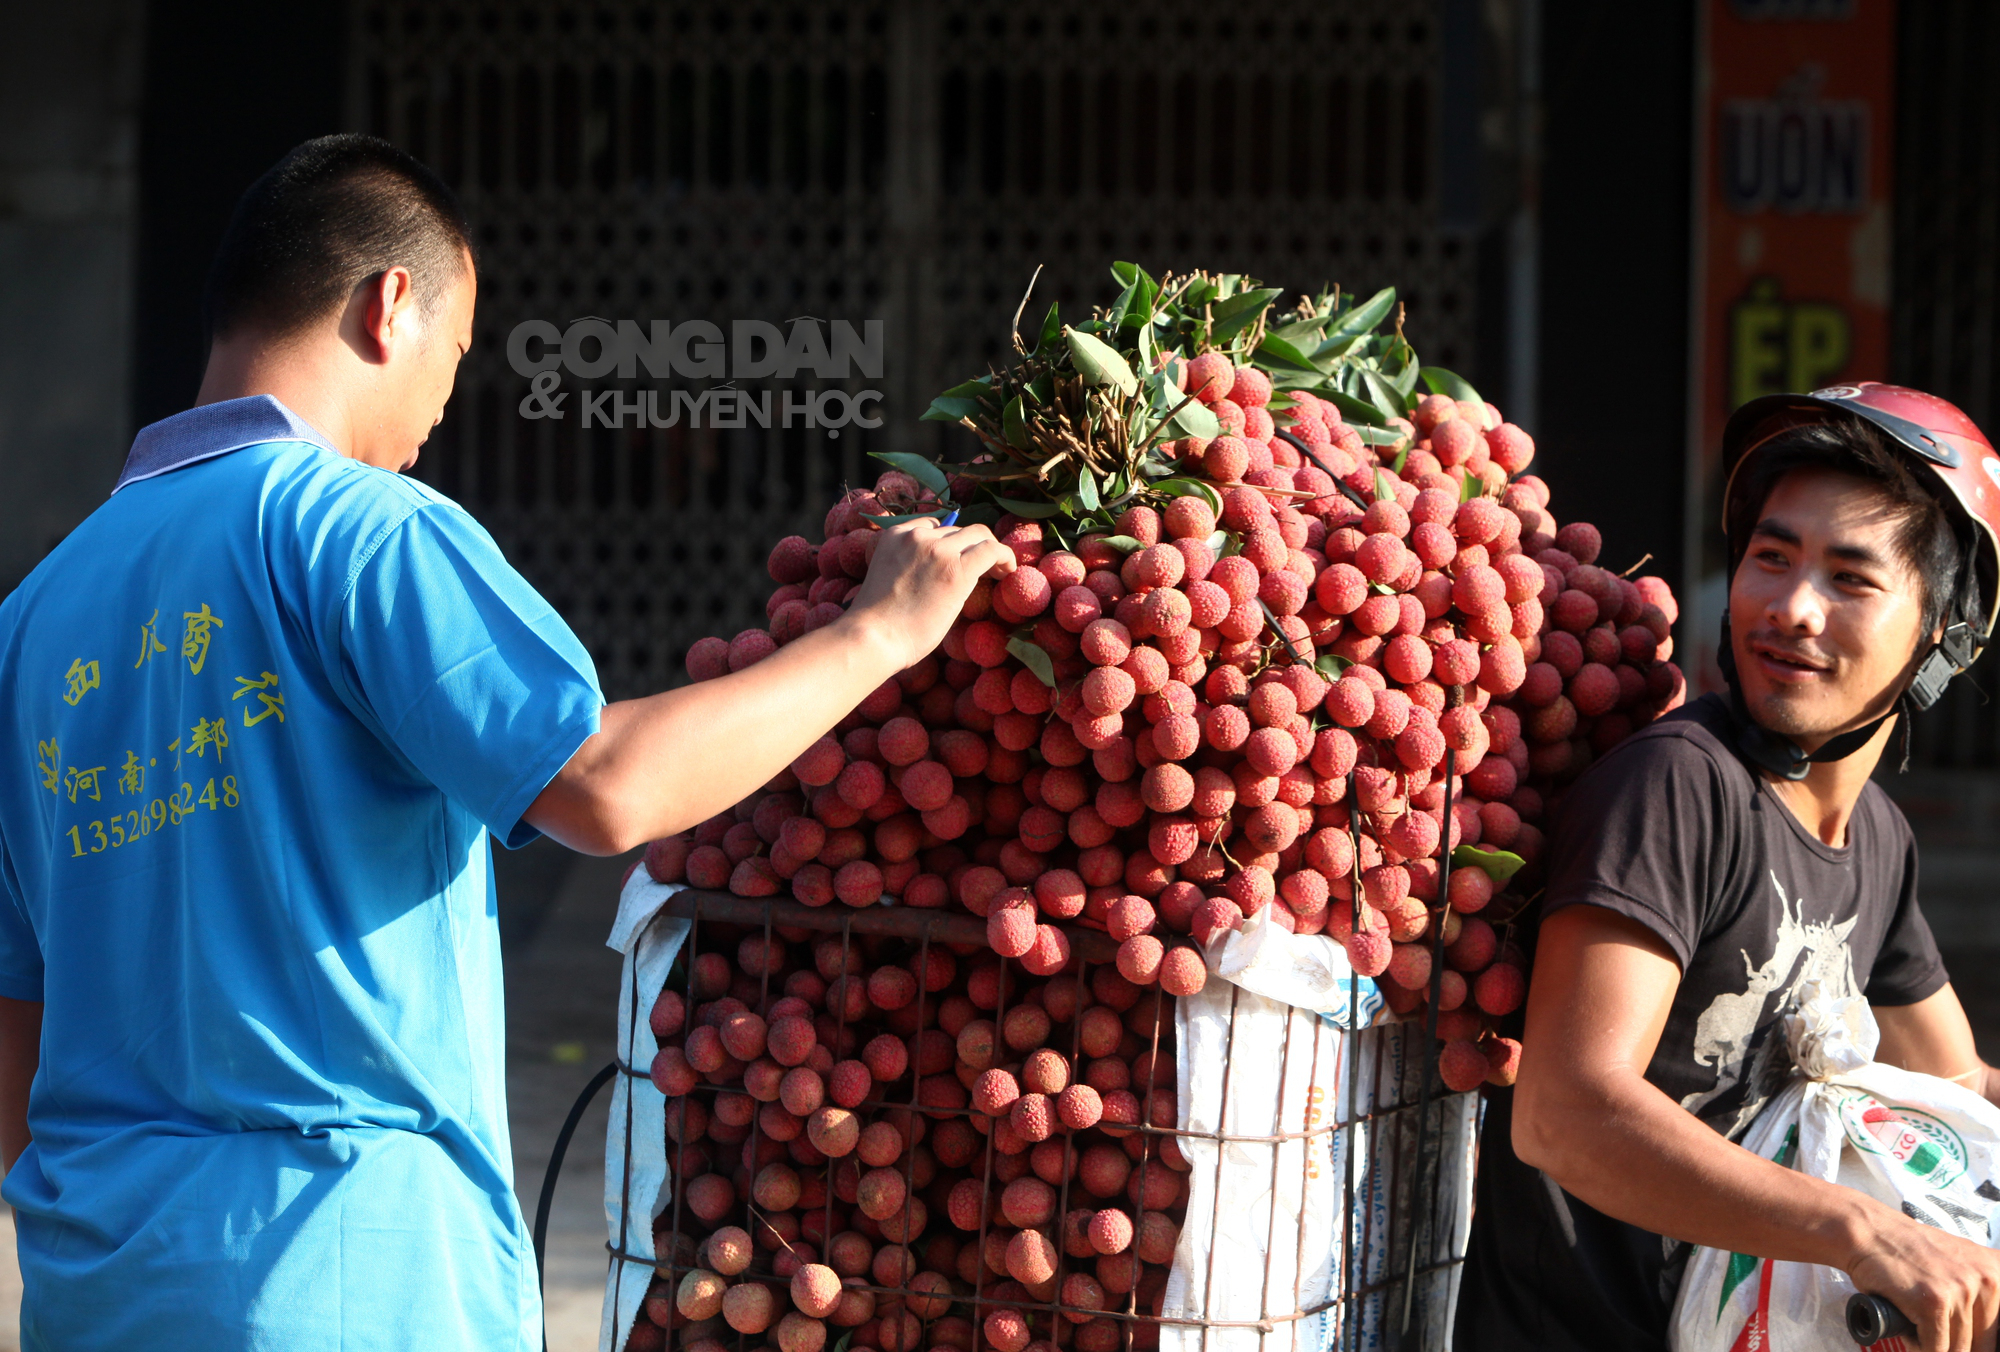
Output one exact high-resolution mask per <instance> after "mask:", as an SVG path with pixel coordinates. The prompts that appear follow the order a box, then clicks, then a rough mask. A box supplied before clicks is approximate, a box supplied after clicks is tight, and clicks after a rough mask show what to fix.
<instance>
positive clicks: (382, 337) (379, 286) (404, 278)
mask: <svg viewBox="0 0 2000 1352" xmlns="http://www.w3.org/2000/svg"><path fill="white" fill-rule="evenodd" d="M355 292H356V298H357V300H359V301H360V310H361V314H360V320H361V324H360V327H361V337H362V340H363V345H364V354H365V355H366V356H367V358H368V360H370V361H372V362H377V363H380V362H385V361H387V360H388V359H389V352H390V349H391V348H392V347H394V346H395V345H396V343H397V342H399V341H408V340H411V339H414V338H415V337H417V336H418V332H419V328H420V325H421V321H420V320H419V318H418V314H417V298H416V285H415V282H414V280H413V279H412V278H411V276H410V270H409V269H408V268H406V267H403V266H401V265H398V266H396V267H393V268H384V269H383V270H382V271H381V272H378V273H376V274H375V275H374V276H372V277H369V278H366V279H365V280H363V281H362V282H361V284H360V285H359V286H357V287H356V288H355Z"/></svg>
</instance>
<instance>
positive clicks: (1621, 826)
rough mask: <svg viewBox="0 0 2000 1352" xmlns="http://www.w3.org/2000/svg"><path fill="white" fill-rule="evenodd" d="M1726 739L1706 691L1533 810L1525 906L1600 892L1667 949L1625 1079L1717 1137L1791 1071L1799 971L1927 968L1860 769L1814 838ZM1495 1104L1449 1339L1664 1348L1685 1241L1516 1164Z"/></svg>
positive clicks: (1910, 891) (1490, 1345) (1904, 981)
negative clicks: (1544, 811)
mask: <svg viewBox="0 0 2000 1352" xmlns="http://www.w3.org/2000/svg"><path fill="white" fill-rule="evenodd" d="M1731 741H1732V737H1731V730H1730V722H1729V714H1728V711H1727V709H1726V707H1725V706H1724V705H1723V703H1722V701H1721V700H1720V699H1719V698H1717V697H1715V696H1707V697H1704V698H1702V699H1699V700H1696V701H1695V702H1694V703H1692V704H1690V705H1688V706H1687V707H1686V708H1684V709H1682V710H1680V711H1679V712H1677V713H1675V714H1672V715H1670V716H1668V717H1667V718H1664V719H1662V720H1660V721H1659V722H1658V723H1655V724H1653V725H1652V726H1650V727H1648V728H1645V729H1643V730H1641V731H1640V732H1638V733H1635V734H1634V735H1633V736H1631V737H1630V738H1627V739H1626V740H1625V741H1624V742H1622V743H1620V744H1619V745H1618V747H1616V748H1615V749H1614V750H1613V751H1612V752H1611V753H1610V754H1609V755H1607V756H1605V757H1604V758H1603V759H1602V760H1600V761H1599V762H1597V763H1596V764H1595V765H1593V766H1591V767H1590V769H1589V770H1588V771H1586V772H1585V774H1584V775H1583V776H1582V777H1581V778H1579V779H1578V780H1577V782H1576V784H1575V785H1574V786H1572V788H1571V789H1570V791H1569V793H1568V794H1567V795H1565V796H1564V798H1563V801H1562V805H1561V809H1560V811H1559V812H1558V813H1557V816H1556V820H1555V822H1554V824H1553V830H1552V833H1551V835H1550V839H1549V845H1548V869H1547V872H1548V888H1547V892H1546V894H1545V896H1544V898H1543V903H1542V911H1543V914H1545V915H1546V914H1548V913H1549V912H1552V911H1556V910H1560V909H1562V908H1563V907H1565V906H1602V907H1604V908H1605V909H1606V910H1611V911H1616V912H1617V913H1618V914H1620V915H1624V916H1629V917H1631V918H1632V919H1634V920H1636V921H1638V922H1639V923H1640V924H1642V925H1644V926H1645V927H1646V928H1647V929H1649V930H1651V931H1652V932H1653V933H1655V934H1657V935H1658V936H1659V937H1660V939H1661V941H1662V942H1664V943H1665V944H1666V945H1667V947H1668V948H1669V949H1670V950H1672V952H1673V954H1674V957H1675V958H1676V959H1677V960H1678V961H1679V962H1680V966H1681V984H1680V988H1679V990H1678V991H1676V992H1675V995H1674V1003H1673V1009H1672V1012H1671V1013H1670V1014H1669V1015H1668V1017H1667V1024H1666V1029H1665V1031H1664V1032H1663V1033H1662V1034H1661V1036H1660V1045H1659V1049H1658V1051H1656V1052H1655V1053H1654V1055H1653V1060H1652V1064H1650V1065H1649V1066H1648V1067H1647V1068H1646V1078H1647V1080H1648V1081H1650V1082H1651V1083H1652V1084H1654V1085H1655V1086H1657V1087H1658V1088H1659V1089H1660V1090H1661V1091H1663V1092H1664V1093H1665V1094H1666V1095H1667V1096H1668V1097H1669V1098H1672V1099H1674V1100H1675V1101H1676V1102H1678V1103H1679V1104H1680V1105H1681V1106H1682V1107H1684V1108H1686V1109H1687V1110H1688V1111H1689V1112H1691V1113H1694V1114H1695V1115H1696V1116H1697V1117H1699V1118H1700V1119H1701V1120H1702V1121H1703V1122H1706V1123H1707V1124H1708V1125H1709V1126H1711V1127H1713V1128H1714V1129H1715V1130H1716V1131H1717V1132H1719V1133H1721V1134H1722V1135H1724V1136H1727V1137H1729V1138H1730V1139H1732V1140H1734V1139H1737V1138H1740V1137H1741V1136H1742V1134H1743V1132H1744V1130H1745V1129H1747V1128H1748V1127H1749V1125H1750V1123H1751V1122H1752V1121H1753V1120H1755V1118H1756V1116H1757V1112H1758V1110H1759V1109H1761V1108H1762V1107H1763V1106H1764V1104H1765V1103H1766V1102H1768V1101H1769V1099H1770V1098H1771V1096H1772V1095H1773V1094H1774V1093H1776V1092H1777V1091H1778V1090H1779V1089H1780V1088H1782V1087H1783V1085H1784V1083H1785V1081H1786V1079H1787V1078H1788V1077H1789V1075H1790V1073H1791V1063H1790V1059H1789V1057H1788V1055H1787V1053H1786V1050H1785V1037H1784V1029H1783V1026H1782V1022H1781V1020H1782V1016H1783V1014H1784V1013H1785V1010H1786V1008H1787V1006H1788V1005H1789V1004H1790V1002H1791V1000H1792V998H1793V993H1794V992H1795V991H1796V990H1797V989H1798V986H1799V984H1800V982H1801V981H1803V980H1804V979H1805V978H1807V977H1809V976H1817V977H1819V978H1821V979H1822V980H1823V981H1828V982H1829V984H1830V985H1831V986H1832V988H1833V989H1834V990H1836V991H1840V992H1844V993H1860V994H1864V995H1866V996H1867V998H1868V1000H1869V1002H1870V1003H1871V1004H1876V1005H1909V1004H1915V1003H1916V1002H1917V1001H1919V1000H1922V999H1924V998H1926V997H1927V996H1929V995H1932V994H1933V993H1935V992H1936V991H1937V990H1938V989H1939V988H1940V987H1942V986H1943V985H1944V984H1945V981H1946V979H1947V978H1946V976H1945V971H1944V964H1943V962H1942V961H1941V960H1940V959H1939V957H1938V951H1937V945H1936V944H1935V943H1934V942H1933V941H1932V939H1931V932H1930V927H1929V926H1928V925H1927V924H1926V923H1925V922H1924V918H1923V913H1922V912H1921V911H1920V910H1919V909H1918V907H1917V856H1916V845H1915V842H1914V841H1913V840H1912V838H1911V836H1910V828H1909V824H1908V823H1907V822H1905V821H1904V820H1903V816H1902V813H1900V812H1899V811H1897V809H1896V807H1895V805H1894V804H1892V803H1891V802H1890V801H1889V799H1888V795H1886V794H1884V793H1883V792H1882V790H1881V789H1880V788H1879V787H1877V786H1876V785H1875V784H1873V783H1870V784H1869V785H1868V786H1867V788H1865V789H1864V790H1863V791H1862V793H1861V798H1860V801H1859V802H1857V803H1856V805H1855V808H1854V814H1853V816H1852V817H1851V818H1850V819H1849V821H1848V826H1847V844H1846V845H1845V846H1843V847H1842V848H1840V849H1833V848H1831V847H1830V846H1828V845H1826V844H1825V843H1824V842H1822V841H1821V840H1820V839H1819V838H1818V837H1816V836H1814V835H1813V834H1812V833H1811V832H1809V831H1807V830H1806V828H1805V827H1804V826H1803V825H1802V824H1801V823H1800V822H1799V820H1798V818H1797V817H1795V816H1794V815H1793V814H1792V813H1791V811H1790V810H1789V809H1787V808H1786V807H1785V805H1784V804H1783V803H1781V802H1780V801H1778V799H1777V798H1776V797H1775V796H1774V795H1773V793H1772V792H1771V790H1770V786H1769V784H1768V782H1767V781H1766V780H1765V779H1764V778H1763V776H1761V775H1759V774H1756V773H1754V772H1753V771H1752V770H1751V769H1750V768H1749V767H1748V766H1747V765H1746V764H1745V763H1744V762H1743V761H1742V760H1741V759H1740V758H1739V757H1738V756H1737V755H1736V754H1735V753H1734V752H1733V751H1732V750H1731V749H1730V744H1731ZM1511 1099H1512V1093H1511V1091H1501V1092H1498V1093H1495V1094H1494V1095H1493V1096H1492V1099H1491V1102H1490V1104H1489V1106H1488V1110H1487V1117H1486V1126H1485V1129H1484V1131H1483V1133H1482V1137H1481V1142H1480V1158H1479V1178H1478V1184H1477V1189H1478V1190H1477V1204H1476V1205H1477V1209H1476V1210H1475V1212H1474V1216H1473V1224H1472V1243H1471V1249H1470V1256H1469V1257H1468V1259H1467V1262H1466V1270H1465V1277H1464V1283H1463V1286H1462V1288H1461V1294H1460V1296H1459V1314H1458V1322H1457V1331H1456V1337H1455V1341H1454V1345H1455V1347H1456V1348H1457V1349H1458V1352H1526V1350H1527V1349H1534V1350H1535V1352H1566V1350H1567V1349H1579V1352H1580V1350H1581V1349H1591V1352H1597V1350H1598V1349H1603V1348H1614V1347H1615V1348H1620V1349H1626V1348H1632V1349H1654V1348H1657V1349H1664V1348H1665V1347H1666V1345H1667V1323H1668V1318H1669V1316H1670V1314H1671V1313H1672V1310H1673V1301H1674V1293H1675V1291H1676V1289H1677V1287H1678V1285H1679V1282H1680V1276H1681V1272H1682V1271H1683V1269H1684V1268H1685V1266H1686V1260H1687V1252H1688V1250H1687V1246H1686V1245H1683V1244H1680V1243H1677V1242H1676V1241H1674V1240H1672V1239H1667V1238H1663V1237H1661V1236H1659V1235H1655V1234H1651V1233H1649V1232H1647V1231H1644V1230H1641V1229H1639V1228H1638V1227H1636V1226H1633V1225H1627V1224H1626V1223H1624V1222H1623V1221H1617V1220H1613V1219H1612V1218H1611V1217H1609V1216H1606V1215H1604V1214H1602V1213H1601V1212H1598V1211H1594V1210H1592V1209H1591V1208H1590V1207H1587V1206H1585V1205H1584V1204H1583V1203H1582V1202H1579V1201H1578V1200H1577V1199H1576V1198H1574V1197H1571V1196H1570V1195H1569V1194H1568V1193H1566V1192H1564V1191H1563V1190H1562V1189H1561V1188H1559V1187H1557V1186H1556V1185H1555V1184H1554V1183H1553V1182H1551V1181H1550V1180H1549V1179H1548V1177H1547V1176H1546V1175H1544V1174H1543V1173H1541V1172H1540V1171H1539V1170H1536V1169H1531V1168H1529V1167H1527V1166H1526V1165H1524V1164H1522V1163H1521V1162H1520V1160H1519V1159H1517V1158H1516V1157H1515V1155H1514V1149H1513V1144H1512V1140H1511V1126H1512V1112H1511V1109H1512V1106H1513V1105H1512V1102H1511ZM1590 1144H1591V1143H1590V1142H1589V1141H1587V1140H1578V1141H1577V1142H1576V1147H1577V1148H1578V1149H1580V1150H1587V1149H1589V1148H1590Z"/></svg>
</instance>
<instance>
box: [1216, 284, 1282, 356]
mask: <svg viewBox="0 0 2000 1352" xmlns="http://www.w3.org/2000/svg"><path fill="white" fill-rule="evenodd" d="M1282 294H1283V292H1281V291H1280V290H1279V288H1277V287H1275V286H1263V287H1256V288H1254V289H1252V290H1249V291H1242V292H1239V293H1237V294H1236V295H1234V296H1231V297H1229V299H1227V300H1222V301H1217V302H1216V303H1215V308H1214V309H1213V310H1211V311H1210V315H1211V320H1210V324H1209V330H1208V341H1209V342H1211V343H1214V344H1216V345H1217V346H1220V345H1221V344H1223V343H1225V342H1227V341H1228V340H1229V339H1231V338H1234V337H1235V336H1236V335H1237V334H1239V333H1241V332H1243V330H1245V329H1247V328H1249V327H1250V326H1251V325H1252V324H1254V323H1256V322H1257V316H1258V315H1261V314H1263V313H1264V311H1265V310H1266V309H1268V308H1270V304H1271V302H1272V301H1274V300H1276V299H1277V298H1278V297H1279V296H1280V295H1282Z"/></svg>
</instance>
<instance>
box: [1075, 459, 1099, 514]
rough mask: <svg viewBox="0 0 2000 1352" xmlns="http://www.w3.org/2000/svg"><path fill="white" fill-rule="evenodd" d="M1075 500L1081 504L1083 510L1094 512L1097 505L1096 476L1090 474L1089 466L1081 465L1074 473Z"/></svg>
mask: <svg viewBox="0 0 2000 1352" xmlns="http://www.w3.org/2000/svg"><path fill="white" fill-rule="evenodd" d="M1076 500H1077V501H1078V502H1080V503H1082V504H1083V510H1084V511H1086V512H1094V511H1096V510H1097V508H1098V506H1099V503H1098V498H1097V476H1096V475H1095V474H1092V473H1091V472H1090V466H1088V465H1083V466H1081V467H1079V468H1078V470H1077V472H1076Z"/></svg>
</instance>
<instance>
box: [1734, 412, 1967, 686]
mask: <svg viewBox="0 0 2000 1352" xmlns="http://www.w3.org/2000/svg"><path fill="white" fill-rule="evenodd" d="M1840 414H1848V415H1851V416H1853V417H1856V418H1860V419H1862V420H1863V421H1865V422H1867V423H1868V424H1869V425H1870V426H1872V427H1874V428H1875V429H1876V430H1877V431H1879V432H1881V433H1882V434H1883V436H1884V438H1885V439H1886V441H1887V443H1888V444H1889V445H1890V446H1891V447H1893V448H1895V449H1897V450H1900V451H1901V452H1902V453H1903V455H1904V457H1905V459H1906V460H1907V461H1908V462H1909V464H1910V466H1911V468H1912V469H1913V470H1915V472H1916V475H1917V477H1918V479H1920V480H1922V481H1923V482H1925V483H1926V484H1928V485H1929V486H1930V487H1931V490H1932V491H1933V492H1934V493H1935V494H1936V495H1937V498H1938V501H1939V502H1940V503H1942V504H1943V505H1944V508H1945V512H1946V515H1947V516H1949V517H1951V518H1952V520H1953V524H1954V525H1956V526H1957V527H1958V529H1959V533H1960V536H1961V538H1963V539H1965V540H1967V541H1968V542H1969V543H1970V544H1971V546H1972V550H1971V565H1972V568H1973V570H1974V574H1975V576H1976V577H1977V579H1978V582H1979V591H1980V598H1981V599H1980V612H1979V613H1977V614H1967V613H1964V610H1965V606H1964V599H1965V598H1964V595H1963V591H1961V594H1960V596H1958V597H1955V598H1954V599H1953V601H1952V603H1951V604H1950V605H1949V606H1947V607H1946V612H1945V618H1946V628H1945V633H1944V637H1943V639H1942V640H1941V641H1940V642H1939V643H1938V645H1937V647H1936V648H1935V649H1933V650H1932V652H1931V653H1930V654H1929V655H1928V656H1927V657H1926V658H1925V659H1924V661H1923V662H1921V663H1920V664H1919V665H1918V669H1917V675H1916V679H1915V680H1914V681H1913V682H1912V683H1911V687H1910V690H1909V698H1910V700H1911V702H1912V703H1913V704H1915V705H1916V707H1917V708H1919V709H1927V708H1929V707H1930V706H1931V705H1932V704H1935V703H1936V702H1937V699H1938V697H1939V696H1940V695H1941V694H1943V693H1944V687H1945V684H1946V683H1947V682H1948V681H1950V680H1951V678H1952V677H1953V676H1956V675H1957V674H1958V673H1959V672H1961V671H1964V670H1965V669H1966V668H1967V667H1969V666H1971V665H1972V662H1973V659H1975V658H1976V657H1978V656H1979V653H1980V650H1981V649H1982V648H1984V647H1985V646H1986V643H1987V641H1988V640H1989V639H1990V638H1991V637H1992V635H1993V625H1994V620H1995V617H1996V616H2000V452H1996V451H1995V450H1994V449H1993V444H1992V443H1991V442H1989V441H1988V440H1987V439H1986V436H1985V434H1984V433H1983V432H1981V431H1980V430H1979V428H1978V427H1977V426H1975V425H1974V424H1973V421H1972V419H1970V418H1968V417H1966V416H1965V414H1964V413H1962V412H1961V411H1960V410H1959V409H1958V408H1957V407H1955V406H1954V405H1952V404H1948V403H1946V402H1945V401H1944V400H1942V399H1940V398H1938V397H1937V396H1936V395H1934V394H1925V393H1924V392H1923V391H1922V390H1912V389H1907V388H1905V387H1904V386H1901V385H1885V384H1883V383H1881V382H1880V381H1874V380H1864V381H1860V382H1857V383H1855V384H1852V385H1830V386H1828V387H1826V388H1825V389H1819V390H1814V391H1813V392H1812V393H1810V394H1771V395H1765V396H1764V397H1763V398H1761V399H1752V400H1751V401H1750V402H1749V403H1747V404H1745V405H1743V407H1741V408H1739V409H1737V410H1736V412H1735V413H1734V414H1733V415H1731V417H1730V419H1729V423H1728V426H1727V427H1725V428H1724V429H1723V433H1722V459H1723V466H1724V468H1725V470H1726V471H1727V475H1728V478H1727V481H1726V483H1725V486H1724V490H1723V500H1724V501H1725V502H1726V501H1728V491H1729V488H1730V487H1731V486H1733V485H1734V483H1735V480H1736V472H1737V471H1738V470H1739V469H1741V468H1742V467H1743V465H1744V464H1745V463H1747V462H1748V461H1749V460H1750V458H1751V457H1752V456H1754V455H1755V454H1756V452H1757V449H1758V448H1759V447H1761V446H1763V445H1765V444H1766V443H1768V442H1770V441H1771V440H1772V439H1773V438H1775V437H1777V436H1779V435H1780V434H1782V433H1784V432H1786V431H1788V430H1790V429H1791V428H1794V427H1801V426H1806V425H1808V424H1812V423H1823V422H1826V421H1828V420H1829V419H1830V417H1833V416H1838V415H1840Z"/></svg>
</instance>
